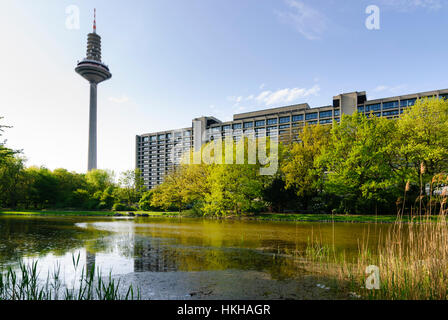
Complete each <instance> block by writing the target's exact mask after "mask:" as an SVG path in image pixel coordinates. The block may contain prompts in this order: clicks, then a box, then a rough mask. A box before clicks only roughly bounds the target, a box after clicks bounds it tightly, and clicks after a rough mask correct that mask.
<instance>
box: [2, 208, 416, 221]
mask: <svg viewBox="0 0 448 320" xmlns="http://www.w3.org/2000/svg"><path fill="white" fill-rule="evenodd" d="M115 213H120V214H123V215H125V216H126V215H127V211H119V212H115V211H63V210H42V211H40V210H21V211H13V210H0V215H23V216H78V217H111V216H113V215H114V214H115ZM133 213H134V214H135V215H142V214H147V215H149V217H152V218H174V217H175V218H178V217H184V218H198V217H197V216H193V215H191V213H190V212H188V211H185V212H181V213H179V212H177V211H162V212H159V211H134V212H133ZM200 218H202V217H200ZM228 218H229V219H235V218H236V219H238V218H239V217H238V216H234V217H228ZM241 218H243V219H251V220H260V221H295V222H333V221H334V222H348V223H355V222H358V223H368V222H371V223H375V222H379V223H394V222H395V221H396V220H397V216H396V215H384V216H383V215H381V216H375V215H331V214H302V213H300V214H299V213H263V214H256V215H253V216H242V217H241ZM403 221H404V222H408V221H410V217H409V216H403Z"/></svg>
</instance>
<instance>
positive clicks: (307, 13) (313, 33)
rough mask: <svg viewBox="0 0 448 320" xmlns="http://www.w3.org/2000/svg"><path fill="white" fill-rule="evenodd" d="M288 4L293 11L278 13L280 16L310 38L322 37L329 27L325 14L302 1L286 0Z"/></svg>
mask: <svg viewBox="0 0 448 320" xmlns="http://www.w3.org/2000/svg"><path fill="white" fill-rule="evenodd" d="M286 4H287V5H288V7H290V8H291V11H289V12H279V13H277V14H278V16H279V18H280V19H281V20H282V21H283V22H285V23H287V24H290V25H292V26H293V27H294V28H295V29H296V30H297V31H298V32H299V33H301V34H302V35H303V36H304V37H305V38H307V39H308V40H317V39H320V37H321V36H322V34H323V33H324V32H325V30H326V29H327V18H326V17H325V15H324V14H322V13H321V12H319V11H317V10H316V9H314V8H312V7H310V6H308V5H306V4H304V3H303V2H302V1H297V0H286Z"/></svg>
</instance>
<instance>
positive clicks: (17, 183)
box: [0, 156, 26, 208]
mask: <svg viewBox="0 0 448 320" xmlns="http://www.w3.org/2000/svg"><path fill="white" fill-rule="evenodd" d="M23 163H24V160H23V159H22V158H19V157H13V156H8V157H6V158H4V159H3V162H2V164H1V165H0V205H1V206H3V207H8V208H16V207H17V205H18V203H19V202H24V198H25V196H26V189H25V186H26V181H25V175H24V171H23V169H24V164H23Z"/></svg>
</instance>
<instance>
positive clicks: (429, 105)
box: [396, 98, 448, 184]
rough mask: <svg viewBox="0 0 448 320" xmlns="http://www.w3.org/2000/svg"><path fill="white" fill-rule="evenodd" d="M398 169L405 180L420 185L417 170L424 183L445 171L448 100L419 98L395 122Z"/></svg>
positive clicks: (447, 141) (447, 146) (447, 142)
mask: <svg viewBox="0 0 448 320" xmlns="http://www.w3.org/2000/svg"><path fill="white" fill-rule="evenodd" d="M397 132H398V135H397V138H396V139H397V140H398V141H400V142H401V143H400V145H399V146H398V154H399V155H400V158H399V159H398V160H399V162H398V164H399V166H400V169H401V172H402V176H403V180H404V184H405V183H406V180H410V181H411V182H414V183H417V184H418V183H419V176H420V167H421V165H422V164H423V166H424V167H425V177H426V180H428V179H430V178H432V176H434V175H436V174H438V173H442V172H447V170H448V101H447V100H445V99H427V98H425V99H420V100H417V102H416V103H415V105H414V106H413V107H411V108H408V109H407V110H405V112H404V113H403V115H402V117H401V118H400V119H399V120H398V123H397Z"/></svg>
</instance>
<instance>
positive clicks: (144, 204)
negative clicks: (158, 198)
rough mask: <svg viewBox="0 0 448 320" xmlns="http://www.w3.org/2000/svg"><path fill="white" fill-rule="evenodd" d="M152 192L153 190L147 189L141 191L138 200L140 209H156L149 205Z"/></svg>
mask: <svg viewBox="0 0 448 320" xmlns="http://www.w3.org/2000/svg"><path fill="white" fill-rule="evenodd" d="M153 194H154V191H153V190H148V191H146V192H144V193H143V195H142V197H141V199H140V201H139V202H138V207H139V208H140V210H143V211H153V210H154V209H156V208H155V207H153V206H152V205H151V201H152V196H153Z"/></svg>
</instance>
